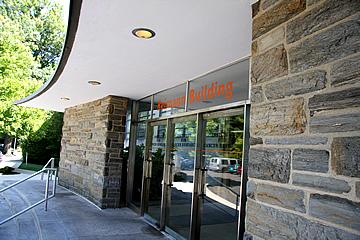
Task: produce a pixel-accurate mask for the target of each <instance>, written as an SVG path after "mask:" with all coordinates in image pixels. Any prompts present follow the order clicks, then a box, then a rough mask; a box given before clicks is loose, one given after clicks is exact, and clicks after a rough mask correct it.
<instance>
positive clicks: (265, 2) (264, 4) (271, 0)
mask: <svg viewBox="0 0 360 240" xmlns="http://www.w3.org/2000/svg"><path fill="white" fill-rule="evenodd" d="M259 2H260V1H259ZM277 2H280V0H262V1H261V9H263V10H266V9H268V8H269V7H271V6H273V5H274V4H276V3H277Z"/></svg>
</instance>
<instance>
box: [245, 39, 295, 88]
mask: <svg viewBox="0 0 360 240" xmlns="http://www.w3.org/2000/svg"><path fill="white" fill-rule="evenodd" d="M287 74H288V61H287V55H286V50H285V48H284V45H279V46H277V47H274V48H272V49H270V50H268V51H266V52H264V53H262V54H260V55H257V56H255V57H253V58H252V63H251V82H252V84H257V83H261V82H265V81H268V80H270V79H273V78H275V77H282V76H285V75H287Z"/></svg>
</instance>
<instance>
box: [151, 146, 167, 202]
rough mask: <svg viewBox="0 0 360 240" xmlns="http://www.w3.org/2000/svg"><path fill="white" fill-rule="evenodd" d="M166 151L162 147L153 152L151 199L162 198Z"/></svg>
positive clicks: (157, 199)
mask: <svg viewBox="0 0 360 240" xmlns="http://www.w3.org/2000/svg"><path fill="white" fill-rule="evenodd" d="M164 155H165V154H164V153H163V151H162V149H161V148H158V149H156V151H154V152H152V153H151V161H152V169H151V181H150V195H149V199H150V200H151V201H159V200H161V192H162V190H161V189H162V185H161V182H162V179H163V172H164Z"/></svg>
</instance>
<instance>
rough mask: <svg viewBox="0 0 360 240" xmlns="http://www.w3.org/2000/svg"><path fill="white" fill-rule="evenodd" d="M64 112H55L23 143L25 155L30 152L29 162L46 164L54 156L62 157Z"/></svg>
mask: <svg viewBox="0 0 360 240" xmlns="http://www.w3.org/2000/svg"><path fill="white" fill-rule="evenodd" d="M62 124H63V113H58V112H54V113H53V115H52V116H51V117H50V118H49V119H48V120H47V121H46V122H45V123H44V124H43V125H42V126H41V127H40V128H39V130H38V131H36V132H34V133H32V134H30V135H29V137H28V138H27V139H25V140H24V141H23V142H22V143H21V147H22V152H23V157H24V159H25V154H26V153H28V162H29V163H35V164H40V165H44V164H46V162H47V161H48V160H49V159H50V158H52V157H54V158H59V157H60V147H61V129H62Z"/></svg>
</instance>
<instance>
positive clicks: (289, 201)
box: [253, 183, 305, 213]
mask: <svg viewBox="0 0 360 240" xmlns="http://www.w3.org/2000/svg"><path fill="white" fill-rule="evenodd" d="M253 192H254V194H253V195H254V199H255V200H257V201H261V202H265V203H268V204H271V205H276V206H279V207H282V208H286V209H290V210H294V211H298V212H302V213H305V204H304V192H303V191H301V190H294V189H288V188H283V187H279V186H272V185H268V184H261V183H258V184H256V185H255V188H254V190H253Z"/></svg>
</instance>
